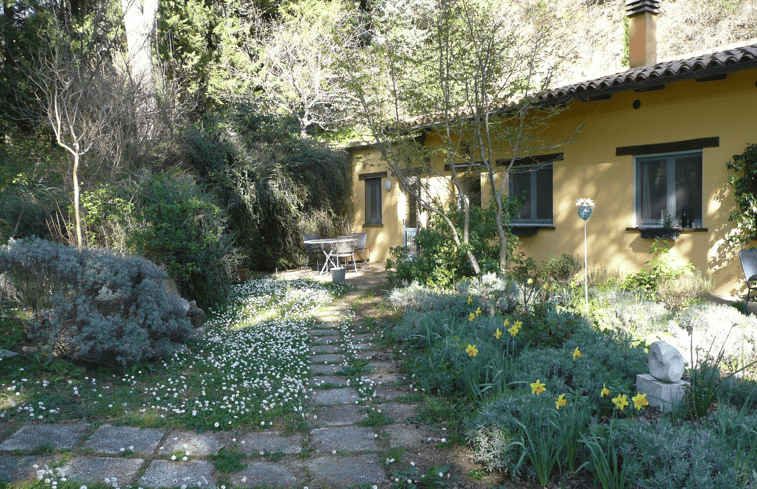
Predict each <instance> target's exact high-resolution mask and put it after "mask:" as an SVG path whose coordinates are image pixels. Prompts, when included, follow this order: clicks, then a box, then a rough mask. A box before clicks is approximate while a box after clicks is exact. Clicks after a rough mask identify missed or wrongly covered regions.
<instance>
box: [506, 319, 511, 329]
mask: <svg viewBox="0 0 757 489" xmlns="http://www.w3.org/2000/svg"><path fill="white" fill-rule="evenodd" d="M508 326H510V320H509V319H505V328H506V327H508Z"/></svg>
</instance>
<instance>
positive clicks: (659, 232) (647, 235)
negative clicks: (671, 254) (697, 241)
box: [639, 228, 681, 240]
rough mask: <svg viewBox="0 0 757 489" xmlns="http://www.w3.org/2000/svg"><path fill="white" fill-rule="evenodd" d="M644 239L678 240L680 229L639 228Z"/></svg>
mask: <svg viewBox="0 0 757 489" xmlns="http://www.w3.org/2000/svg"><path fill="white" fill-rule="evenodd" d="M639 231H640V232H641V237H642V239H674V240H675V239H678V237H679V236H680V235H681V230H680V229H679V228H639Z"/></svg>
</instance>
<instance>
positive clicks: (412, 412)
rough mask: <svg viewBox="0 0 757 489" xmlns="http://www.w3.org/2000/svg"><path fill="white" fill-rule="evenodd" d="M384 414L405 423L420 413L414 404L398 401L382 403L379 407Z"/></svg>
mask: <svg viewBox="0 0 757 489" xmlns="http://www.w3.org/2000/svg"><path fill="white" fill-rule="evenodd" d="M377 409H380V410H381V412H382V413H383V414H384V416H386V417H389V418H392V419H393V420H394V421H395V422H397V423H404V422H405V421H407V420H408V419H410V418H414V417H415V416H417V415H418V411H417V409H416V407H415V406H414V405H412V404H400V403H396V402H392V403H388V404H381V405H380V406H378V407H377Z"/></svg>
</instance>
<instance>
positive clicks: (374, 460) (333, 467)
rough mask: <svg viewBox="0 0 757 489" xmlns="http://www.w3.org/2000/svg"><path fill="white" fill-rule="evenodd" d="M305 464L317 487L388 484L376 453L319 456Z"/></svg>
mask: <svg viewBox="0 0 757 489" xmlns="http://www.w3.org/2000/svg"><path fill="white" fill-rule="evenodd" d="M307 466H308V469H309V472H310V477H311V478H312V481H313V484H312V485H314V486H318V487H331V488H334V489H342V488H348V487H352V486H356V485H358V484H371V485H378V486H379V487H388V486H389V481H388V480H387V478H386V473H385V472H384V468H383V467H382V465H381V462H380V461H379V458H378V455H360V456H358V457H337V456H329V457H319V458H315V459H312V460H310V461H309V462H308V464H307Z"/></svg>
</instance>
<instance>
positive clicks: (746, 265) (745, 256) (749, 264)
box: [739, 249, 757, 305]
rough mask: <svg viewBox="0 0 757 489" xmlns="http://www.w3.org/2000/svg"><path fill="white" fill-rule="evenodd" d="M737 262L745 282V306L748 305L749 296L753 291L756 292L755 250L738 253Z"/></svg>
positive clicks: (756, 264)
mask: <svg viewBox="0 0 757 489" xmlns="http://www.w3.org/2000/svg"><path fill="white" fill-rule="evenodd" d="M739 261H741V269H742V270H743V271H744V280H746V288H747V291H746V305H749V296H750V295H751V294H752V291H753V290H757V250H756V249H752V250H741V251H739Z"/></svg>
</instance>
